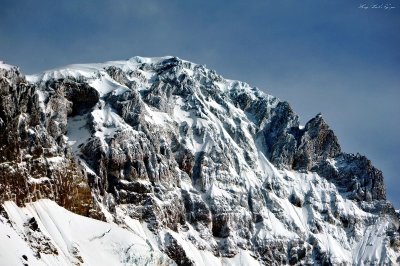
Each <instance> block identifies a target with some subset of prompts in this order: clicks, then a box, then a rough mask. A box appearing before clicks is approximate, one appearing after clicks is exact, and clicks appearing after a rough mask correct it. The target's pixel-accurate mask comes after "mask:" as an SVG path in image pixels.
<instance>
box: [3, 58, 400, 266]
mask: <svg viewBox="0 0 400 266" xmlns="http://www.w3.org/2000/svg"><path fill="white" fill-rule="evenodd" d="M4 69H5V70H3V71H1V70H0V75H1V77H2V80H1V82H2V83H1V89H2V95H1V97H0V99H1V105H0V106H2V109H1V110H0V118H1V120H0V122H1V123H0V127H2V128H1V129H2V131H3V132H13V133H14V132H15V138H13V137H12V136H13V134H11V137H10V136H7V137H6V136H5V135H3V136H2V138H1V139H2V143H1V146H0V147H1V150H2V151H3V152H5V153H4V154H6V155H5V156H4V155H3V157H2V161H1V163H2V167H4V166H7V167H5V168H4V169H7V170H6V171H4V173H5V176H6V177H4V176H3V182H1V183H0V184H1V185H2V187H3V188H2V189H3V190H4V193H2V195H5V196H3V197H2V199H1V200H2V201H5V200H10V199H12V197H10V195H13V194H15V195H17V196H16V197H15V198H16V199H18V200H15V201H16V202H17V203H18V204H19V205H24V203H25V202H30V201H32V200H36V199H39V198H50V199H52V200H55V201H56V202H57V203H58V204H60V205H61V206H63V207H66V208H67V209H69V210H72V211H74V212H75V213H78V214H82V215H85V216H89V217H93V218H96V219H101V220H104V221H107V222H111V223H116V224H118V225H119V226H122V227H124V226H127V225H126V221H125V218H124V217H130V218H131V219H137V220H139V221H144V222H145V223H146V224H147V226H148V228H149V229H150V230H151V231H152V232H154V234H155V236H156V238H157V241H156V242H157V245H158V246H159V248H160V250H161V251H163V252H165V254H167V255H168V256H169V257H170V258H171V259H173V260H174V261H175V262H176V263H177V264H181V265H190V264H199V265H201V264H203V263H204V261H203V262H201V261H199V260H198V259H195V258H193V257H191V254H188V252H187V250H186V251H185V248H184V247H183V246H184V245H185V244H182V243H188V241H189V242H191V243H192V244H193V245H194V246H195V247H196V248H197V249H198V250H205V251H209V252H212V253H213V255H214V256H216V257H222V258H224V257H236V255H237V254H241V252H242V251H243V250H250V251H251V256H252V257H254V258H255V260H257V261H258V263H261V264H291V265H295V264H315V263H316V264H324V263H327V264H338V263H343V264H345V265H346V264H356V265H362V264H368V263H377V264H391V263H392V264H395V263H396V261H397V257H398V256H399V254H398V252H399V251H398V246H400V240H399V235H398V230H399V220H398V219H399V218H398V215H397V214H396V212H395V210H394V208H393V206H392V205H391V204H390V203H389V202H387V201H386V196H385V190H384V184H383V175H382V173H381V172H380V171H379V170H377V169H376V168H374V167H373V166H372V164H371V162H370V161H369V160H368V159H367V158H366V157H364V156H361V155H357V154H356V155H354V154H346V153H343V152H342V151H341V148H340V145H339V142H338V140H337V137H336V136H335V134H334V132H333V131H332V130H331V129H330V128H329V126H328V125H327V123H326V122H325V121H324V120H323V118H322V116H321V115H320V114H318V115H317V116H316V117H314V118H313V119H311V120H310V121H309V122H307V123H306V125H305V126H304V127H302V126H300V123H299V118H298V116H297V115H296V114H295V113H294V111H293V110H292V109H291V107H290V105H289V104H288V103H287V102H284V101H280V100H279V99H277V98H275V97H273V96H270V95H267V94H264V93H263V92H261V91H259V90H258V89H256V88H251V87H250V86H249V85H248V84H246V83H243V82H240V81H233V80H226V79H224V78H223V77H221V76H220V75H218V74H217V73H216V72H215V71H213V70H209V69H207V68H205V67H204V66H202V65H197V64H194V63H191V62H188V61H184V60H181V59H179V58H176V57H160V58H142V57H133V58H131V59H129V60H126V61H111V62H106V63H103V64H86V65H84V64H80V65H70V66H67V67H65V68H58V69H54V70H50V71H46V72H43V73H42V74H38V75H32V76H27V77H26V78H25V77H24V76H22V75H21V74H20V73H19V71H18V70H17V69H15V68H12V67H7V68H4ZM13 103H16V106H18V107H19V109H18V110H17V109H11V112H10V111H9V110H8V108H5V107H8V106H12V104H13ZM16 118H18V119H16ZM6 147H8V148H6ZM10 147H11V149H10ZM15 167H17V169H22V170H17V171H15ZM60 169H62V170H60ZM63 170H66V171H63ZM21 173H23V174H21ZM16 176H18V178H15V177H16ZM15 180H17V181H18V182H16V181H15ZM65 180H67V181H68V182H65ZM13 182H14V183H15V184H14V183H13ZM5 184H6V186H5ZM21 185H22V186H25V187H26V189H25V190H22V191H21ZM53 187H56V188H57V190H56V191H54V189H53ZM0 188H1V187H0ZM71 193H75V194H73V195H74V196H72V197H70V195H69V194H71ZM7 195H9V196H7ZM74 199H75V200H74ZM381 216H382V217H381ZM243 225H245V226H243ZM371 228H378V229H379V228H384V229H379V230H382V232H384V233H383V234H384V235H385V234H386V236H383V235H382V236H380V237H378V238H376V237H375V236H374V232H373V231H374V230H373V229H371ZM167 229H168V230H172V231H173V232H177V233H178V236H177V235H176V234H174V233H171V232H169V233H166V232H165V230H167ZM185 230H186V231H185ZM362 232H364V233H362ZM182 236H183V237H182ZM367 236H368V238H367ZM179 237H182V238H183V240H179ZM366 238H367V239H366ZM368 239H369V240H368ZM370 239H375V241H377V243H373V241H372V242H371V240H370ZM377 239H378V240H377ZM181 241H186V242H181ZM359 241H361V243H362V244H361V246H359V245H358V244H357V243H358V242H359ZM371 245H372V246H371ZM367 250H369V251H370V252H366V251H367ZM253 263H254V262H253Z"/></svg>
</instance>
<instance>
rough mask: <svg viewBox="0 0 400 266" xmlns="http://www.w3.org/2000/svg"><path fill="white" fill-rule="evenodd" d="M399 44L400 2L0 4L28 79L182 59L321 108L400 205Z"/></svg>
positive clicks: (9, 58)
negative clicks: (110, 64) (68, 69)
mask: <svg viewBox="0 0 400 266" xmlns="http://www.w3.org/2000/svg"><path fill="white" fill-rule="evenodd" d="M373 3H376V4H390V5H391V6H392V7H396V8H393V9H390V10H385V9H379V8H371V4H373ZM361 4H366V6H368V7H369V8H368V9H361V8H359V6H360V5H361ZM399 47H400V0H392V1H388V0H382V1H379V0H376V1H355V0H335V1H330V0H301V1H299V0H274V1H267V0H265V1H235V0H232V1H222V0H214V1H190V0H186V1H183V0H181V1H177V0H169V1H161V0H160V1H151V0H143V1H128V0H113V1H111V0H109V1H104V0H93V1H91V0H85V1H75V0H70V1H50V0H45V1H40V0H25V1H22V0H2V1H1V9H0V59H1V60H4V61H6V62H7V63H10V64H14V65H18V66H20V67H21V69H22V71H23V72H25V73H27V74H31V73H35V72H39V71H42V70H45V69H49V68H52V67H57V66H61V65H66V64H71V63H89V62H102V61H107V60H117V59H127V58H129V57H132V56H135V55H140V56H162V55H175V56H178V57H180V58H183V59H186V60H190V61H193V62H196V63H201V64H206V65H207V67H209V68H212V69H215V70H216V71H217V72H219V73H221V74H222V75H223V76H225V77H226V78H231V79H239V80H242V81H246V82H248V83H250V84H251V85H254V86H257V87H259V88H260V89H262V90H264V91H265V92H267V93H270V94H272V95H275V96H278V97H279V98H281V99H284V100H287V101H288V102H289V103H290V104H291V105H292V107H293V108H294V110H295V111H296V112H297V113H298V114H299V115H300V117H301V121H302V122H303V123H305V122H307V121H308V120H309V119H310V118H312V117H313V116H314V115H315V114H317V113H319V112H322V114H323V116H324V118H325V119H326V120H327V121H328V123H329V124H330V126H331V128H333V130H334V131H335V132H336V134H337V136H338V137H339V140H340V143H341V145H342V148H343V150H344V151H346V152H351V153H356V152H360V153H361V154H364V155H366V156H367V157H368V158H370V159H371V160H372V162H373V164H374V165H375V166H376V167H378V168H379V169H381V170H382V171H383V173H384V176H385V181H386V187H387V194H388V198H389V199H390V200H391V201H392V202H393V203H394V204H395V206H396V207H397V208H400V178H399V174H398V172H399V171H398V168H399V167H398V166H400V156H399V152H398V151H399V149H400V140H399V132H400V124H399V121H400V119H399V116H400V104H399V101H400V75H399V74H400V49H399Z"/></svg>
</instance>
